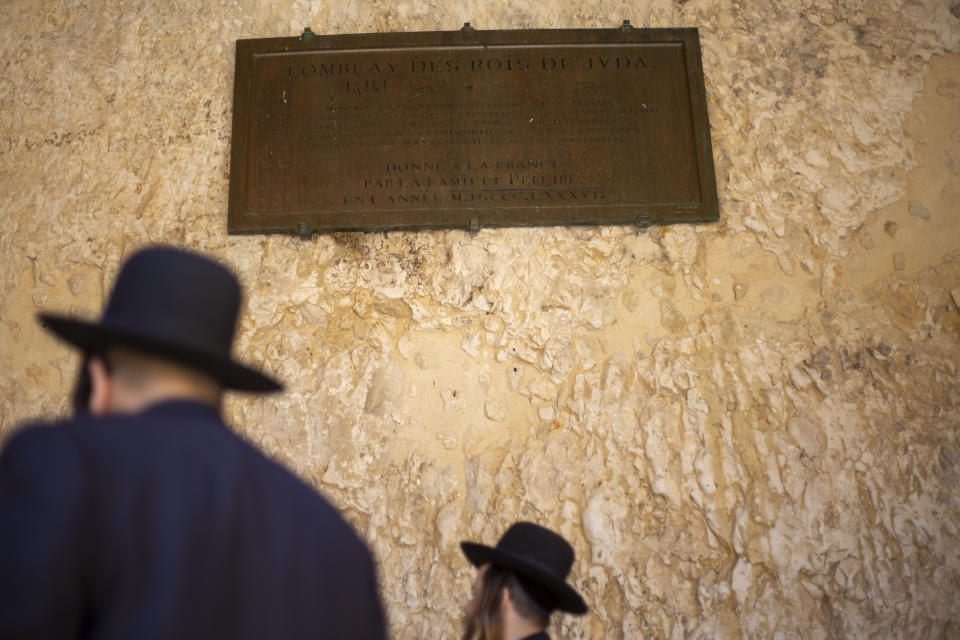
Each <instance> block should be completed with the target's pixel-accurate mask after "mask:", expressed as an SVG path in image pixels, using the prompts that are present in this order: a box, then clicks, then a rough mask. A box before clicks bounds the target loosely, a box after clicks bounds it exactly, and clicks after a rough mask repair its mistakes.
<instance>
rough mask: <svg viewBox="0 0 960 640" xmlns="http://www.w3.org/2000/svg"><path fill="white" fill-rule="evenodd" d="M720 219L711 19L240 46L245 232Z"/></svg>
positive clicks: (241, 225)
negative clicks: (702, 32) (706, 68)
mask: <svg viewBox="0 0 960 640" xmlns="http://www.w3.org/2000/svg"><path fill="white" fill-rule="evenodd" d="M718 217H719V206H718V199H717V187H716V178H715V173H714V165H713V153H712V146H711V142H710V127H709V120H708V115H707V105H706V95H705V88H704V82H703V69H702V62H701V56H700V44H699V35H698V32H697V30H696V29H695V28H678V29H637V28H633V27H631V26H630V24H629V22H624V24H623V26H621V27H619V28H615V29H537V30H506V31H481V30H476V29H473V28H471V27H470V26H469V24H466V25H464V28H463V29H461V30H459V31H438V32H414V33H378V34H351V35H329V36H317V35H314V34H313V33H312V32H311V31H310V30H309V29H307V30H305V31H304V34H303V35H302V36H300V37H292V38H264V39H249V40H237V43H236V68H235V78H234V102H233V129H232V135H231V156H230V191H229V206H228V217H227V220H228V223H227V228H228V231H229V232H230V233H273V232H280V233H295V234H299V235H300V236H302V237H305V236H309V234H310V233H312V232H330V231H343V230H367V231H373V230H389V229H423V228H450V227H459V228H466V229H470V230H471V231H472V232H476V231H477V230H478V229H479V228H480V227H481V226H529V225H569V224H636V225H639V226H640V227H642V228H644V227H646V226H648V225H651V224H669V223H695V222H712V221H716V220H717V219H718Z"/></svg>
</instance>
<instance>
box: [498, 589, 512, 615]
mask: <svg viewBox="0 0 960 640" xmlns="http://www.w3.org/2000/svg"><path fill="white" fill-rule="evenodd" d="M512 606H513V601H512V600H511V599H510V590H509V589H507V588H506V587H504V588H503V589H500V611H506V610H507V609H508V608H510V607H512Z"/></svg>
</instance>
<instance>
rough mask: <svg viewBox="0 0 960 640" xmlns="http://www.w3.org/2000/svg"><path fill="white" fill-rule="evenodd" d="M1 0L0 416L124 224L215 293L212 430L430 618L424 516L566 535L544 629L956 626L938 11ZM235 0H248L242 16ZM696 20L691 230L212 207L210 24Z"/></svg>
mask: <svg viewBox="0 0 960 640" xmlns="http://www.w3.org/2000/svg"><path fill="white" fill-rule="evenodd" d="M452 4H453V3H449V4H448V3H441V2H436V1H435V0H429V1H424V2H409V1H394V0H383V1H381V0H344V1H342V2H336V3H334V2H325V1H323V0H315V1H310V2H307V1H304V0H296V1H295V2H290V1H280V2H274V3H258V2H253V1H247V0H244V1H239V0H217V1H215V0H197V1H195V2H188V1H178V2H156V3H150V2H147V1H141V2H130V1H126V2H119V1H116V0H113V1H103V2H66V1H61V0H8V1H7V2H4V3H2V4H0V69H2V71H0V194H2V197H0V221H2V226H0V255H2V257H3V259H2V261H0V314H2V322H0V432H2V433H9V431H10V429H12V428H13V426H14V425H15V424H16V423H17V422H18V421H20V420H22V419H25V418H27V417H31V416H37V415H41V414H56V413H62V412H64V411H65V402H64V393H65V390H66V389H67V388H68V387H69V385H70V383H71V379H72V376H73V373H74V369H75V367H76V361H75V359H74V356H73V355H72V354H71V353H69V352H68V350H67V349H65V348H63V347H61V346H60V345H58V344H56V343H54V342H53V341H52V340H51V339H50V338H49V337H48V336H46V335H45V334H43V333H42V332H41V331H40V330H39V329H38V328H37V326H36V324H35V322H34V313H35V312H36V311H37V310H40V309H48V310H53V309H56V310H72V311H75V312H77V313H80V314H88V315H90V314H95V313H96V312H97V311H98V310H99V308H100V306H101V304H102V301H103V294H104V289H105V287H107V286H108V285H109V283H110V282H111V281H112V279H113V276H114V274H115V272H116V269H117V266H118V265H119V263H120V262H121V260H122V258H123V257H124V256H125V255H127V254H128V253H129V252H130V251H131V250H133V249H134V248H135V247H138V246H140V245H143V244H144V243H150V242H160V241H162V242H170V243H174V244H179V245H184V246H188V247H193V248H196V249H200V250H203V251H206V252H209V253H211V254H213V255H215V256H217V257H219V258H220V259H222V260H224V261H226V262H228V263H230V264H232V265H233V266H234V267H235V268H236V270H237V271H238V273H239V274H240V276H241V277H242V279H243V280H244V282H245V283H246V285H247V287H248V289H249V297H248V300H247V304H246V310H245V311H246V312H245V316H244V319H243V324H242V327H241V340H240V345H239V352H240V354H241V356H242V357H243V358H245V359H247V360H250V361H253V362H255V363H258V364H262V365H263V366H264V367H265V368H266V369H268V370H270V371H273V372H275V373H276V374H278V375H279V376H280V377H282V378H283V379H285V380H286V381H287V382H288V384H289V390H288V391H287V392H286V393H284V394H283V395H282V396H279V397H276V398H270V399H267V400H253V399H247V398H240V397H236V398H233V399H232V400H231V401H230V403H229V407H228V411H229V415H230V417H231V419H232V420H233V422H234V423H235V424H236V426H237V428H238V429H239V430H240V431H242V432H243V433H244V434H246V435H247V436H248V437H249V438H250V439H251V440H252V441H254V442H256V443H257V444H259V445H260V446H261V447H262V448H263V449H265V450H266V451H268V452H269V453H270V454H271V455H273V456H275V457H276V458H278V459H279V460H282V461H283V462H285V463H286V464H288V465H290V466H291V467H292V468H293V469H295V470H296V471H297V472H298V473H299V474H301V475H302V476H303V477H304V478H306V479H307V480H309V481H310V482H312V483H313V484H314V485H316V486H317V487H319V488H320V489H322V490H323V491H324V492H325V493H326V494H327V495H328V496H329V497H330V498H331V499H332V500H333V501H334V502H336V503H337V504H338V505H340V506H341V507H342V508H343V509H344V511H345V512H346V513H347V514H348V516H349V517H350V518H351V520H352V521H353V522H355V523H356V525H357V527H358V528H359V529H360V530H361V531H362V532H363V534H364V535H365V536H366V538H367V539H368V540H369V541H370V543H371V545H372V547H373V548H374V549H375V551H376V553H377V555H378V558H379V562H380V567H381V572H382V576H381V577H382V585H383V593H384V597H385V600H386V603H387V606H388V609H389V614H390V620H391V625H392V630H393V633H394V635H395V636H396V637H397V638H420V637H441V636H442V637H452V636H453V635H455V633H456V630H457V628H458V616H459V611H460V607H461V605H462V603H463V601H464V598H465V597H466V593H467V589H468V584H469V580H470V579H471V577H472V571H471V570H470V569H469V568H468V566H467V563H466V562H465V560H464V559H463V558H462V557H461V555H460V554H459V551H458V548H457V542H458V541H459V540H461V539H473V540H482V541H487V542H491V543H492V542H494V541H495V540H496V538H497V537H498V536H499V534H500V533H501V532H502V531H503V529H504V528H505V527H506V526H507V524H508V523H509V522H511V521H513V520H515V519H518V518H525V519H531V520H535V521H537V522H540V523H543V524H546V525H549V526H552V527H554V528H556V529H558V530H560V531H562V532H563V534H564V535H566V536H567V537H568V538H569V539H570V540H572V541H573V543H574V545H575V547H576V550H577V554H578V559H577V562H576V565H575V567H574V572H573V580H574V583H575V584H576V586H577V587H578V588H579V589H580V590H581V591H582V593H583V594H584V595H585V597H586V599H587V600H588V602H589V603H590V605H591V607H592V611H591V614H590V615H589V616H586V617H584V618H581V619H566V618H565V619H563V620H562V622H561V623H560V624H559V626H560V627H562V631H563V634H561V635H566V637H572V638H604V637H605V638H621V637H625V638H641V637H643V638H649V637H659V638H667V637H670V638H679V637H688V636H689V637H722V638H739V637H753V638H768V637H803V638H828V637H909V638H917V637H944V638H946V637H960V608H958V606H957V602H958V601H960V553H958V551H957V549H960V466H958V465H960V437H958V430H960V378H958V370H957V369H958V366H960V365H958V363H960V309H958V305H960V204H958V203H960V55H958V52H960V5H958V4H957V2H956V0H916V1H914V2H901V1H900V0H888V1H886V2H865V1H863V0H832V1H831V0H776V1H774V0H766V1H762V2H732V3H728V2H723V3H720V2H717V3H711V2H706V1H705V0H689V1H687V2H682V1H678V2H672V1H669V0H652V1H651V2H648V3H627V2H622V1H613V0H584V2H582V3H570V2H560V1H558V0H509V1H507V0H489V1H486V2H479V1H477V0H472V1H469V2H465V3H461V4H460V5H457V6H450V5H452ZM268 5H272V6H268ZM624 18H628V19H631V21H632V22H633V24H634V25H637V26H653V27H667V26H697V27H699V28H700V34H701V41H702V45H703V55H704V72H705V75H706V83H707V91H708V105H709V111H710V120H711V124H712V128H713V145H714V156H715V159H716V164H717V180H718V186H719V191H720V199H721V221H720V223H718V224H714V225H703V226H674V227H669V228H656V229H653V230H651V231H649V232H648V233H646V234H638V233H637V231H636V230H635V229H632V228H627V227H604V228H597V227H587V228H546V229H502V230H484V231H481V233H480V234H479V235H478V236H476V237H471V236H469V235H468V234H466V233H464V232H460V231H444V232H423V233H389V234H342V235H333V236H322V237H315V238H313V239H312V240H310V241H307V242H302V241H300V240H298V239H293V238H288V237H278V236H270V237H262V236H251V237H228V236H227V234H226V231H225V226H226V225H225V217H226V199H227V182H228V166H229V162H228V160H229V155H228V154H229V144H230V125H231V121H230V114H231V101H232V82H233V75H232V73H233V40H234V39H235V38H246V37H269V36H288V35H293V34H296V33H299V32H300V31H301V30H302V28H303V27H304V26H307V25H309V26H311V27H312V28H313V29H314V31H316V32H318V33H335V32H344V33H350V32H372V31H386V30H407V31H413V30H437V29H445V30H449V29H456V28H459V26H460V25H461V23H463V22H465V21H470V22H471V23H472V24H473V25H474V26H475V27H478V28H524V27H527V28H534V27H591V28H593V27H612V26H616V25H618V24H619V23H620V21H621V20H622V19H624Z"/></svg>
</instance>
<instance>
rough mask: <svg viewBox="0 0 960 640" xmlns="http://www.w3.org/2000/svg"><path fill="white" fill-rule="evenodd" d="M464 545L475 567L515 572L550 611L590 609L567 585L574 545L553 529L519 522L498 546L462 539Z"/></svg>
mask: <svg viewBox="0 0 960 640" xmlns="http://www.w3.org/2000/svg"><path fill="white" fill-rule="evenodd" d="M460 548H461V549H462V550H463V555H465V556H466V557H467V560H469V561H470V563H471V564H472V565H473V566H475V567H480V566H482V565H484V564H487V563H490V564H492V565H494V566H497V567H502V568H504V569H508V570H510V571H512V572H513V573H515V574H516V576H517V578H518V580H519V581H520V584H521V586H523V587H524V590H525V591H527V595H529V596H530V597H531V598H533V600H534V601H535V602H536V603H537V604H539V605H540V606H541V607H543V608H544V609H545V610H546V611H548V612H549V611H552V610H554V609H559V610H561V611H567V612H570V613H574V614H576V615H581V614H584V613H586V612H587V604H586V603H585V602H584V601H583V598H581V597H580V594H578V593H577V592H576V591H575V590H574V588H573V587H571V586H570V585H569V584H567V575H569V573H570V567H571V566H573V547H571V546H570V543H569V542H567V541H566V540H564V539H563V537H562V536H560V535H558V534H556V533H554V532H553V531H551V530H550V529H546V528H544V527H541V526H539V525H536V524H533V523H532V522H517V523H514V524H512V525H510V528H509V529H507V531H506V533H504V534H503V537H501V538H500V541H499V542H497V546H496V547H488V546H487V545H483V544H479V543H476V542H461V543H460Z"/></svg>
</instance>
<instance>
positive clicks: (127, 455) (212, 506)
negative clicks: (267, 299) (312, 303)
mask: <svg viewBox="0 0 960 640" xmlns="http://www.w3.org/2000/svg"><path fill="white" fill-rule="evenodd" d="M239 303H240V288H239V285H238V283H237V281H236V279H235V278H234V277H233V275H232V274H231V273H230V272H229V271H227V270H226V269H224V268H223V267H221V266H220V265H218V264H216V263H214V262H211V261H210V260H208V259H206V258H204V257H201V256H199V255H196V254H192V253H187V252H184V251H180V250H177V249H172V248H164V247H157V248H152V249H147V250H144V251H141V252H139V253H137V254H136V255H134V256H133V257H131V258H130V260H129V261H128V262H127V263H126V264H125V265H124V267H123V269H122V270H121V272H120V274H119V276H118V277H117V281H116V284H115V286H114V289H113V292H112V293H111V296H110V300H109V302H108V304H107V307H106V310H105V311H104V313H103V316H102V317H101V319H100V321H99V322H96V323H92V322H83V321H79V320H72V319H69V318H66V317H62V316H55V315H43V316H41V318H42V320H43V321H44V323H45V326H46V327H47V328H48V329H50V330H51V331H53V332H54V333H55V334H57V335H58V336H59V337H60V338H62V339H63V340H66V341H67V342H69V343H70V344H72V345H74V346H76V347H78V348H80V349H82V350H83V352H84V354H85V363H86V367H87V368H86V371H85V372H84V373H85V376H86V379H85V380H83V376H81V378H82V380H81V384H80V385H79V390H80V391H79V393H80V400H79V405H80V408H81V409H86V410H87V413H86V414H85V415H81V416H78V417H77V418H75V419H74V420H70V421H65V422H59V423H55V424H51V425H37V426H32V427H28V428H25V429H23V430H21V431H20V432H19V433H18V434H16V435H14V436H13V437H12V438H11V439H10V441H9V442H8V444H7V446H6V448H5V449H4V451H3V452H2V454H0V638H117V639H120V638H124V639H127V638H177V639H189V638H203V639H205V640H207V639H210V638H257V639H264V638H284V639H290V638H308V637H309V638H375V639H378V640H379V639H381V638H383V637H384V634H385V632H384V620H383V613H382V610H381V606H380V601H379V596H378V591H377V583H376V576H375V569H374V565H373V562H372V558H371V556H370V553H369V551H368V550H367V548H366V546H365V545H364V544H363V543H362V542H361V541H360V540H359V539H358V538H357V536H356V535H355V534H354V532H353V531H352V529H351V528H350V527H349V526H348V525H347V524H346V522H345V521H344V520H343V519H342V518H341V517H340V516H339V515H338V514H337V512H336V511H335V510H334V509H333V507H332V506H331V505H330V504H328V503H327V502H326V500H324V499H323V498H322V497H320V496H319V495H318V494H317V493H316V492H314V491H313V490H312V489H311V488H310V487H308V486H307V485H305V484H304V483H302V482H301V481H299V480H298V479H297V478H296V477H295V476H293V475H292V474H291V473H289V472H288V471H286V470H285V469H283V468H282V467H280V466H278V465H277V464H275V463H273V462H271V461H270V460H268V459H267V458H266V457H264V456H263V455H262V454H261V453H259V452H258V451H257V450H256V449H254V448H253V447H251V446H250V445H248V444H247V443H246V442H244V441H243V440H242V439H241V438H239V437H238V436H236V435H235V434H234V433H233V432H232V431H231V430H230V429H229V428H228V427H227V426H226V425H225V424H224V423H223V422H222V420H221V418H220V415H219V410H220V404H221V399H222V397H223V393H224V390H226V389H234V390H240V391H249V392H269V391H276V390H279V389H280V388H281V387H280V385H279V384H278V383H277V382H275V381H274V380H272V379H270V378H269V377H267V376H265V375H262V374H260V373H258V372H256V371H254V370H252V369H250V368H248V367H246V366H244V365H242V364H239V363H237V362H235V361H234V360H233V359H232V358H231V355H230V354H231V345H232V342H233V333H234V328H235V325H236V319H237V312H238V309H239ZM84 398H86V400H85V401H84Z"/></svg>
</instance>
